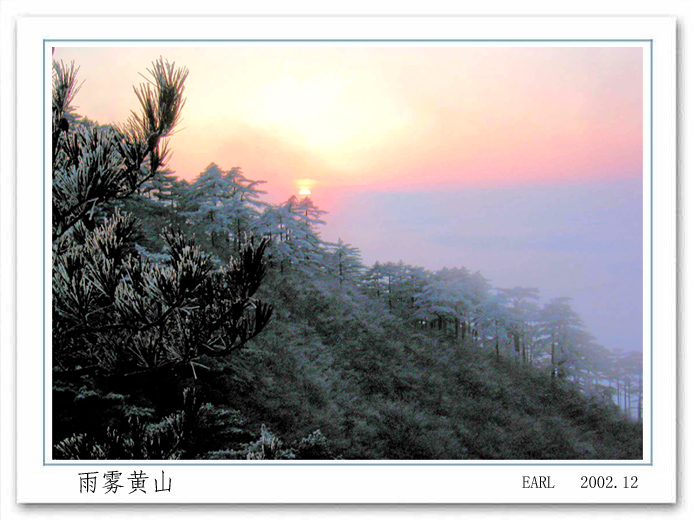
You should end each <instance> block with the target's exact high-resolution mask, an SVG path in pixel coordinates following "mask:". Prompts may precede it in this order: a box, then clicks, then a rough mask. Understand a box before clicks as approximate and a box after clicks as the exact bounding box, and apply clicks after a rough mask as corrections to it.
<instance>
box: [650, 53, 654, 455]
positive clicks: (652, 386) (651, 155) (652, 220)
mask: <svg viewBox="0 0 693 520" xmlns="http://www.w3.org/2000/svg"><path fill="white" fill-rule="evenodd" d="M653 78H654V41H653V40H650V460H651V461H652V463H653V464H654V355H653V354H652V353H653V352H654V348H653V347H654V309H653V308H654V305H653V298H654V292H653V291H654V80H653Z"/></svg>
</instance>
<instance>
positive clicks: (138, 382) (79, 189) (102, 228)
mask: <svg viewBox="0 0 693 520" xmlns="http://www.w3.org/2000/svg"><path fill="white" fill-rule="evenodd" d="M148 72H149V78H148V81H147V83H144V84H141V85H140V86H139V87H137V88H135V94H136V96H137V99H138V100H139V104H140V110H139V111H138V112H135V113H133V114H132V116H131V117H130V119H129V120H128V121H127V123H125V124H124V125H118V126H98V125H93V124H80V125H75V124H71V123H70V120H69V119H68V117H67V115H68V114H69V113H70V112H71V108H70V105H71V103H72V101H73V98H74V96H75V94H76V93H77V90H78V86H77V79H76V78H77V69H76V68H75V67H74V65H70V66H66V65H65V64H63V63H55V64H54V69H53V127H52V138H53V147H52V153H53V161H52V166H53V211H52V213H53V226H52V236H53V331H52V338H53V367H54V370H53V379H54V402H55V403H58V405H61V406H64V409H62V410H54V412H55V413H54V418H55V421H54V429H53V431H54V435H55V439H56V441H58V440H60V439H65V438H66V437H67V438H66V439H65V440H64V442H60V443H58V444H57V445H56V450H57V455H58V456H59V457H77V458H83V457H87V458H89V457H97V458H98V457H101V455H104V454H105V455H104V456H106V455H108V454H109V453H111V454H113V453H120V454H123V453H125V454H126V455H123V456H127V453H130V454H131V455H132V454H133V453H137V454H139V455H142V454H145V455H146V456H152V457H167V456H171V457H179V456H186V455H188V456H189V455H190V454H192V453H195V450H198V449H199V445H198V446H197V447H195V446H193V441H192V440H191V439H193V438H194V437H195V433H194V432H195V426H194V425H195V424H196V421H198V420H202V417H203V415H204V416H205V417H207V419H209V416H210V413H211V412H209V410H208V409H207V411H208V412H209V413H207V412H204V413H203V412H202V411H201V410H202V409H203V408H204V407H203V408H200V406H201V403H200V402H199V399H196V398H195V397H194V395H193V394H194V393H195V390H194V386H195V385H192V386H189V387H188V389H187V390H185V392H187V395H188V396H189V397H188V400H187V403H188V404H189V405H190V403H193V402H194V403H197V404H196V405H195V406H193V405H190V406H188V408H185V407H184V409H183V410H182V411H181V412H180V413H182V414H183V415H182V416H179V417H178V419H175V418H171V417H169V418H168V419H166V418H165V417H164V414H165V413H170V412H171V410H172V409H175V407H176V406H178V405H176V404H175V400H176V396H175V395H168V392H172V389H178V390H180V384H181V381H186V380H189V379H192V380H196V379H198V373H199V371H200V370H203V371H204V370H207V369H209V368H210V362H209V360H213V359H215V358H223V357H224V356H227V355H229V354H231V353H232V352H235V351H237V350H239V349H241V348H242V347H243V346H244V345H245V344H246V343H247V342H248V341H249V340H251V339H252V338H253V337H255V336H256V335H257V334H259V333H260V332H261V331H262V330H263V328H264V327H265V325H266V324H267V323H268V322H269V320H270V317H271V313H272V307H271V305H269V304H267V303H264V302H262V301H260V300H258V299H257V298H255V293H256V292H257V291H258V289H259V287H260V284H261V283H262V280H263V277H264V275H265V264H264V261H263V255H264V251H265V248H266V246H267V241H266V240H258V241H256V243H255V244H254V245H253V244H243V245H242V247H241V248H240V251H239V253H238V255H237V257H236V258H235V259H234V260H233V261H232V262H231V263H229V264H227V265H225V266H223V267H222V268H220V269H217V268H215V266H214V265H213V263H212V261H211V258H210V257H209V255H207V254H205V253H204V252H203V251H202V250H201V249H200V248H199V247H198V246H197V245H196V244H195V243H194V241H193V240H192V239H191V238H190V237H187V236H185V235H184V234H183V233H182V232H180V231H176V230H174V229H165V230H163V234H162V241H163V244H164V251H163V253H164V255H163V257H162V258H161V261H155V260H152V259H150V258H148V257H147V256H143V255H142V254H140V251H139V249H138V247H137V245H138V244H137V240H136V237H137V234H138V226H139V225H140V222H139V221H138V219H137V218H135V217H133V216H132V215H131V214H130V213H126V212H124V211H122V210H121V208H119V204H118V203H119V202H120V201H124V200H127V199H129V198H132V197H133V196H135V195H136V194H137V193H139V192H140V191H141V190H142V188H143V186H145V185H146V184H147V183H149V182H151V181H152V180H153V179H156V178H157V173H158V172H159V171H160V169H161V168H163V167H164V164H165V161H166V159H167V157H168V155H169V152H168V147H167V140H166V138H167V136H169V135H170V134H171V132H172V131H173V129H174V128H175V126H176V124H177V122H178V121H179V119H180V115H181V110H182V108H183V106H184V98H183V92H184V82H185V79H186V77H187V74H188V72H187V70H186V69H184V68H183V69H181V68H176V67H175V65H174V64H171V63H169V62H167V61H165V60H163V59H160V60H158V61H156V62H154V64H153V65H152V68H151V69H149V71H148ZM56 392H57V393H56ZM85 396H89V399H90V401H89V402H90V403H91V404H90V406H87V407H86V408H85V407H84V405H83V404H81V403H84V402H85V401H84V399H85ZM109 396H110V397H109ZM114 396H115V397H114ZM109 403H110V404H109ZM114 403H115V404H117V406H115V404H114ZM114 406H115V408H114ZM186 406H187V405H186ZM143 410H146V411H143ZM186 410H187V412H186ZM107 411H108V413H107ZM186 414H187V415H186ZM205 414H206V415H205ZM212 415H213V414H212ZM222 415H223V414H222ZM133 417H137V420H134V419H133ZM63 418H64V419H63ZM157 420H158V421H163V422H161V423H156V421H157ZM143 421H144V423H143ZM145 423H148V424H149V426H146V424H145ZM143 424H144V425H143ZM152 424H159V426H156V427H154V426H152ZM107 425H108V426H107ZM71 428H76V429H78V430H77V431H71V430H70V429H71ZM80 429H81V431H80ZM87 430H88V431H87ZM85 431H87V433H85ZM198 433H199V432H198ZM69 434H74V435H71V436H69ZM70 439H72V440H70ZM128 439H129V440H128ZM133 439H135V440H137V439H139V440H137V442H140V443H143V445H141V446H138V447H137V449H130V448H128V449H126V446H125V445H123V444H122V443H128V442H129V443H132V442H135V440H133ZM198 441H199V442H198V444H200V443H202V444H204V443H203V442H202V441H201V440H200V439H199V438H198ZM118 443H120V444H118ZM152 443H153V444H156V446H158V448H156V449H154V448H153V447H152V446H153V444H152ZM145 445H147V446H149V445H152V446H150V448H151V449H149V451H148V450H147V449H146V446H145ZM128 446H129V445H128Z"/></svg>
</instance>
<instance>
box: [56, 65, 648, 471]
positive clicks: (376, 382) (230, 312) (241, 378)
mask: <svg viewBox="0 0 693 520" xmlns="http://www.w3.org/2000/svg"><path fill="white" fill-rule="evenodd" d="M187 75H188V71H187V70H186V69H185V68H177V67H176V66H175V64H171V63H169V62H167V61H166V60H164V59H160V60H158V61H156V62H154V63H153V64H152V66H151V68H150V69H149V70H148V71H147V76H146V78H147V81H146V82H144V83H142V84H141V85H139V86H136V87H135V94H136V97H137V100H138V102H139V105H140V107H139V110H138V111H135V112H133V113H132V115H131V117H130V118H129V120H128V121H126V122H125V123H122V124H113V125H100V124H97V123H95V122H93V121H91V120H89V119H88V114H78V113H77V112H76V111H75V109H74V108H73V101H74V99H75V96H76V95H77V93H78V91H79V86H80V79H79V78H78V68H77V67H76V66H75V65H74V64H65V63H63V62H54V63H53V79H52V82H53V91H52V300H53V304H52V309H53V310H52V334H51V337H52V365H51V367H52V407H53V409H52V425H51V427H52V437H51V438H52V440H53V454H52V455H53V458H54V459H109V460H116V459H202V460H220V459H232V460H255V459H276V460H315V459H334V460H386V459H398V460H430V459H443V460H448V459H449V460H458V459H470V460H491V459H501V460H505V459H516V460H526V459H641V458H642V453H643V452H642V450H643V446H642V444H643V441H642V419H643V411H642V410H643V381H642V354H641V353H640V351H637V352H635V351H628V352H625V351H619V352H614V351H611V350H609V349H607V348H605V347H603V346H601V345H599V344H598V343H597V342H596V340H595V339H594V338H593V337H592V336H591V335H590V333H589V332H588V331H587V330H586V328H585V326H584V324H583V323H582V321H581V319H580V316H579V315H578V314H577V313H576V312H575V310H574V309H573V308H572V307H571V300H570V298H567V297H566V298H554V299H550V300H549V301H544V300H542V297H541V293H540V291H539V289H538V288H534V287H524V286H521V285H518V286H516V287H507V288H505V287H494V286H492V284H491V283H490V281H489V280H487V279H486V278H485V277H484V276H483V274H482V273H481V272H471V271H469V270H468V269H466V268H465V267H463V266H453V267H450V268H443V269H440V270H438V271H430V270H428V269H425V268H423V267H418V266H413V265H408V264H407V263H405V262H404V261H400V262H398V263H393V262H383V263H379V262H376V263H375V264H374V265H364V263H363V262H362V260H361V255H360V250H359V249H358V247H357V246H356V245H352V244H347V243H344V242H343V241H341V240H339V241H338V242H337V243H330V242H327V241H325V240H323V239H322V238H321V234H320V229H321V226H323V225H324V224H325V219H327V218H328V217H327V216H326V212H325V211H322V210H321V209H320V208H318V207H317V206H316V205H315V204H314V202H313V201H312V200H311V198H310V197H309V196H307V197H303V198H297V197H296V196H291V197H290V198H288V200H286V202H284V203H282V204H272V203H269V202H266V201H264V200H263V195H264V194H265V192H264V191H263V184H264V182H263V181H261V180H252V179H250V178H248V177H246V175H245V173H244V172H243V170H242V168H241V167H231V166H229V165H226V166H225V167H222V166H219V165H217V164H215V163H213V162H212V163H210V164H209V166H207V167H206V168H205V169H204V171H202V172H201V173H199V175H197V177H196V178H195V179H194V180H192V181H191V182H188V181H185V180H182V179H180V178H178V176H177V175H176V173H175V172H173V171H170V170H169V169H168V168H167V160H168V159H169V157H170V153H171V151H170V150H169V148H168V141H167V137H168V136H170V135H171V133H172V132H174V131H175V129H176V127H177V125H178V123H179V121H180V118H181V114H182V112H183V109H184V105H185V95H184V94H185V81H186V78H187ZM124 94H125V93H123V95H124ZM518 283H520V284H521V280H520V281H518Z"/></svg>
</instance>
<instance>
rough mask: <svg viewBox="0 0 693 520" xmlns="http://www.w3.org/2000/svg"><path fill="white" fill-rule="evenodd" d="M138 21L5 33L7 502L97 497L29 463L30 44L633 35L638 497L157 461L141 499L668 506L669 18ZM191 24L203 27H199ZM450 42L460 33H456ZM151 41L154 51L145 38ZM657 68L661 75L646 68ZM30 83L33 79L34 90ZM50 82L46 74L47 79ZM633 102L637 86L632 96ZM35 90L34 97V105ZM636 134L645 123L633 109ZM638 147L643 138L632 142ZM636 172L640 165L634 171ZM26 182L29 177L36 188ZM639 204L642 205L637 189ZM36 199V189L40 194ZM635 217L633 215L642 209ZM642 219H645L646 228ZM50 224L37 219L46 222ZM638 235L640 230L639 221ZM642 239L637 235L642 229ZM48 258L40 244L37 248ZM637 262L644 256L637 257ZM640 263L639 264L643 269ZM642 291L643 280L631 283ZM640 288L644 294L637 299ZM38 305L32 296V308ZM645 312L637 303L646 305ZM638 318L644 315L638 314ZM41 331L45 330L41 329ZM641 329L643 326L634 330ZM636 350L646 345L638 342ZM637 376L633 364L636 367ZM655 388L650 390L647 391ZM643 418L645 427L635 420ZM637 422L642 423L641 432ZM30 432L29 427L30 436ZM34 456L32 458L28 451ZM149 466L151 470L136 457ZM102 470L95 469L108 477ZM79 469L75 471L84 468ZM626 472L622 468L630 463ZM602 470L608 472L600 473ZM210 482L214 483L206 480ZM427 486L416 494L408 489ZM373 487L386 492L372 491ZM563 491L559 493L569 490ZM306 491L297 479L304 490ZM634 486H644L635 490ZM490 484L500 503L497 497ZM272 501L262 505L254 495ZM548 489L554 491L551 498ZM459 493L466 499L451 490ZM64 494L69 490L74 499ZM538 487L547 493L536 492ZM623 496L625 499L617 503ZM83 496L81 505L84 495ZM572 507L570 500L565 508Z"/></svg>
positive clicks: (430, 475)
mask: <svg viewBox="0 0 693 520" xmlns="http://www.w3.org/2000/svg"><path fill="white" fill-rule="evenodd" d="M137 22H138V19H127V18H121V19H118V20H107V19H103V18H79V19H65V18H63V19H61V20H60V23H59V24H56V23H55V20H54V19H51V18H30V19H25V20H21V21H20V23H19V30H18V40H17V42H18V60H17V63H18V70H17V72H18V76H17V77H18V85H20V86H21V88H18V89H17V93H18V96H17V102H18V104H17V106H18V108H17V110H18V114H19V117H18V134H17V139H18V147H17V159H18V161H17V166H18V167H17V170H18V186H17V187H18V205H17V209H18V222H21V223H22V233H21V236H20V239H19V241H18V244H17V245H18V279H17V283H18V286H19V287H21V288H22V290H21V292H19V294H18V298H17V303H18V306H17V313H18V322H17V325H18V331H19V333H18V337H17V348H18V350H17V352H18V367H17V381H18V389H17V390H18V400H19V402H18V406H17V424H18V428H19V432H21V434H20V435H18V437H17V441H18V444H17V448H18V452H17V457H18V463H19V464H18V472H17V478H18V499H19V500H20V501H21V502H87V501H89V502H92V501H99V502H103V501H104V498H109V497H104V496H103V495H102V494H99V493H97V494H96V495H94V496H93V497H92V496H89V495H80V494H79V493H78V487H76V485H75V482H76V479H77V477H76V475H77V473H78V472H80V471H85V470H86V471H91V469H88V468H87V467H86V466H82V465H80V466H77V467H75V466H74V465H71V466H70V467H67V468H66V467H65V466H60V467H48V466H44V465H43V460H42V457H37V450H36V446H37V444H36V441H37V438H38V445H39V446H40V445H41V443H42V440H41V439H40V435H41V433H40V432H41V431H42V428H41V427H40V417H39V418H38V420H39V422H37V413H36V412H37V410H42V409H43V403H42V395H41V392H37V391H36V389H37V388H40V387H42V384H43V381H42V373H37V370H36V367H37V366H42V363H43V362H42V359H41V357H42V352H38V351H37V348H36V345H42V343H43V339H42V337H41V335H42V331H41V329H40V328H39V327H36V325H35V317H36V314H37V313H36V309H37V302H40V301H42V296H39V295H40V294H41V295H42V290H43V283H42V279H41V278H40V277H37V276H36V273H37V272H40V271H42V270H44V269H45V271H44V272H45V273H46V274H45V276H46V279H47V280H50V278H51V276H50V261H48V262H46V263H45V265H41V264H42V256H43V255H42V254H41V252H40V244H39V246H38V248H37V247H36V244H35V243H33V242H28V241H26V240H22V237H37V236H42V234H43V226H44V222H43V221H42V218H41V212H40V206H39V211H37V205H36V197H35V194H36V193H42V191H43V187H42V186H41V181H42V179H40V178H37V176H36V172H39V171H42V170H43V165H42V164H41V162H42V158H41V156H40V155H39V154H36V153H35V148H36V135H37V130H38V134H40V133H41V132H42V126H43V116H44V114H43V110H42V107H41V104H40V103H37V102H36V100H37V99H40V98H41V96H43V95H44V93H43V92H41V90H42V84H41V83H42V81H41V79H40V77H41V68H40V66H39V67H37V63H38V64H40V63H41V61H42V59H43V58H42V54H43V52H44V43H43V42H44V40H46V39H51V40H57V39H66V38H69V39H89V38H98V39H108V38H113V39H123V38H136V37H138V36H140V35H141V31H143V29H145V28H146V34H147V37H148V38H153V39H166V38H167V37H169V38H170V35H176V38H180V37H181V35H183V37H185V36H186V35H192V36H187V37H192V38H194V37H198V38H199V37H203V38H215V37H217V38H219V39H223V38H228V35H229V34H233V35H234V39H238V38H244V37H245V38H252V39H257V38H261V39H279V38H281V39H296V38H302V39H305V38H310V39H322V38H324V39H335V38H339V37H340V36H341V37H343V38H346V39H384V38H387V39H400V38H401V39H426V38H431V37H433V38H436V39H444V38H446V37H448V38H451V39H460V38H461V37H463V38H464V39H476V38H483V39H490V38H493V39H496V38H502V39H542V40H546V39H561V40H565V39H571V38H574V39H581V40H584V39H604V40H614V39H638V40H652V41H653V42H654V45H653V62H654V63H655V64H656V69H655V76H654V78H653V81H654V83H653V85H654V93H655V98H654V105H655V106H656V107H657V109H656V110H655V112H654V113H653V115H654V117H653V120H652V125H653V128H654V142H653V151H654V156H653V158H654V171H655V176H654V192H653V203H654V209H655V214H654V217H655V225H654V229H653V232H654V236H655V243H656V248H654V249H653V250H652V251H653V254H654V257H653V260H654V265H655V269H656V272H655V276H656V279H657V282H656V284H655V286H654V289H655V290H654V292H653V294H652V296H653V301H654V312H653V323H654V330H655V331H657V332H656V334H657V339H656V341H657V344H658V346H659V345H661V349H662V350H661V351H660V350H658V351H657V356H656V363H655V364H654V366H653V367H651V369H652V370H653V373H654V377H655V381H658V383H657V388H656V392H655V394H654V403H653V404H654V406H655V409H656V410H657V421H656V422H655V423H654V424H653V427H654V430H653V433H654V438H655V439H656V449H657V452H656V457H655V459H654V463H653V465H652V466H648V467H646V468H645V467H638V468H637V474H638V475H639V476H640V478H641V489H640V491H639V492H638V493H637V496H636V497H634V496H633V493H632V492H631V493H630V494H629V493H627V492H626V490H612V491H613V492H612V493H609V494H608V495H609V496H606V494H605V493H604V491H603V490H601V491H599V490H596V491H597V492H596V493H595V492H594V491H586V492H585V493H584V494H582V493H580V491H581V490H579V489H578V488H579V477H578V476H576V475H577V474H578V472H579V471H581V472H582V473H583V474H584V473H585V472H587V474H614V475H616V474H617V473H615V472H616V471H618V472H620V473H618V474H619V475H620V474H624V472H626V473H627V474H633V473H634V472H633V471H630V472H629V470H630V468H617V467H616V466H612V468H613V469H611V470H607V468H605V467H599V468H584V469H580V468H575V467H571V466H568V465H567V464H565V463H558V464H556V465H553V466H552V467H551V468H550V469H548V468H546V469H542V470H539V469H536V468H535V469H530V468H528V467H519V468H509V467H504V468H503V470H502V472H501V471H500V470H499V468H494V467H492V466H493V464H484V465H483V466H482V467H478V466H475V467H466V468H461V467H459V466H456V467H447V466H446V467H438V466H436V467H431V465H426V466H427V467H417V468H401V467H400V468H398V467H392V466H390V467H382V466H380V467H377V468H375V467H373V466H374V465H369V466H370V467H369V468H367V469H365V468H359V467H345V466H343V465H342V466H339V467H334V466H331V467H329V468H328V467H322V466H321V467H319V468H318V467H298V466H296V465H282V467H277V466H273V467H271V468H268V467H263V465H257V466H255V467H252V468H249V467H248V466H244V467H237V466H234V467H229V466H225V467H210V466H206V467H202V468H199V467H195V468H190V467H185V468H182V467H181V468H174V467H170V466H169V465H165V467H166V468H167V471H170V472H171V474H172V475H173V476H174V479H176V480H178V481H179V482H180V483H179V484H177V485H178V486H180V487H183V490H181V492H180V493H176V494H175V495H174V496H170V495H169V496H166V497H153V495H147V496H146V497H144V500H143V501H146V502H151V501H159V500H156V499H157V498H166V500H165V501H175V502H197V503H199V502H242V503H249V502H259V503H267V502H280V503H287V502H298V503H307V502H322V503H334V502H358V503H364V502H369V503H381V502H384V503H395V502H397V503H424V502H437V503H440V502H443V503H454V502H484V503H485V502H499V501H500V502H506V503H507V502H511V503H521V502H531V503H536V502H544V501H546V502H569V503H573V502H578V501H579V502H582V501H586V502H625V501H627V502H645V503H652V502H671V501H673V500H674V499H675V498H674V497H675V489H676V486H675V484H674V480H673V477H674V471H675V445H676V444H675V428H674V425H675V378H674V377H673V376H674V374H675V337H674V333H675V330H676V329H675V315H674V314H673V313H671V312H670V309H671V308H672V305H673V304H674V302H675V272H674V263H673V260H674V259H675V214H674V211H673V208H674V207H675V157H676V153H675V152H676V147H675V136H676V133H675V125H674V121H675V99H676V98H675V88H674V87H675V67H674V65H675V61H674V60H675V53H674V50H675V45H674V43H675V42H674V39H675V29H674V20H673V19H671V18H658V19H643V18H630V19H615V18H609V19H608V20H607V19H604V18H592V19H590V18H581V19H560V18H541V19H527V18H525V19H517V18H486V19H483V18H476V19H460V18H456V19H455V18H426V19H412V18H390V19H387V18H379V19H372V18H370V19H369V18H349V19H336V18H316V17H313V18H303V19H296V18H293V19H285V18H276V17H275V18H252V17H251V18H244V19H228V18H226V19H219V18H216V19H196V20H195V23H194V24H191V23H190V21H189V20H176V19H165V20H157V22H156V23H155V24H154V23H152V21H151V20H149V21H148V22H147V24H146V25H145V24H143V23H142V21H141V20H139V23H137ZM202 27H204V30H201V28H202ZM461 35H464V36H461ZM157 45H160V43H158V42H157ZM660 67H661V70H660ZM37 77H38V78H39V79H38V81H37ZM49 77H50V75H49ZM644 94H645V97H647V90H645V91H644ZM37 95H38V97H37ZM644 116H645V121H644V123H645V125H644V126H645V127H646V128H648V126H647V118H648V114H647V113H645V114H644ZM644 145H645V146H644V148H645V149H647V148H648V146H647V141H645V142H644ZM646 165H647V162H646ZM37 181H38V182H37ZM644 193H645V198H647V191H645V192H644ZM48 195H49V194H48ZM644 213H646V212H644ZM646 224H648V223H647V222H646ZM48 228H50V221H48ZM644 230H645V231H646V230H647V225H646V226H645V228H644ZM645 234H646V235H647V233H645ZM46 250H47V251H50V242H49V243H48V244H47V248H46ZM37 252H38V254H37ZM646 253H648V254H649V251H646ZM648 254H646V255H645V257H644V267H645V271H647V259H648ZM648 286H649V280H647V282H646V283H645V287H646V288H647V287H648ZM646 292H647V291H646ZM37 296H38V299H37ZM648 303H649V302H648ZM46 305H47V312H46V315H47V316H48V317H50V307H49V305H50V303H49V302H48V303H46ZM645 308H646V309H647V307H645ZM47 330H48V331H50V328H47ZM645 331H647V326H646V327H645ZM648 341H649V340H648ZM645 371H646V372H647V365H646V368H645ZM660 382H661V383H660ZM647 419H648V417H647V414H646V415H645V420H646V421H647ZM645 424H647V422H646V423H645ZM37 426H38V427H37ZM38 455H42V454H41V453H40V450H38ZM150 463H151V462H150ZM105 466H108V464H105V465H104V467H103V468H102V469H103V470H106V469H115V468H116V466H113V465H111V466H108V468H107V467H105ZM128 466H129V467H127V468H125V467H124V468H122V469H121V468H119V470H121V471H123V474H124V475H125V474H126V471H130V467H132V469H145V471H147V472H148V473H150V474H152V475H153V474H156V473H157V472H158V471H159V469H160V467H162V466H164V465H159V466H157V467H152V466H147V467H146V468H145V467H144V466H142V465H137V464H131V465H128ZM85 468H87V469H85ZM632 469H633V470H635V468H632ZM549 471H550V473H551V474H552V475H555V478H556V479H557V481H559V482H563V484H562V485H561V487H559V488H558V489H556V490H552V491H551V492H550V493H543V494H540V493H536V492H535V493H532V492H530V493H528V492H527V491H526V490H522V489H521V486H519V485H518V482H519V481H520V479H519V477H518V475H521V474H527V473H530V474H538V473H541V472H549ZM609 471H610V473H609ZM222 474H223V477H222V478H220V477H221V476H222ZM210 481H212V484H213V483H214V482H221V484H222V485H221V486H216V485H211V486H210V487H207V488H203V486H204V484H205V482H210ZM229 481H232V482H234V486H233V490H234V494H233V496H227V495H226V494H227V493H228V487H227V486H226V485H224V483H225V482H229ZM422 481H423V482H427V485H426V486H425V489H422V487H423V486H421V485H420V483H421V482H422ZM383 482H388V483H389V485H387V486H385V487H382V486H381V484H382V483H383ZM570 482H572V484H569V483H570ZM307 483H310V484H307ZM645 483H647V487H645V486H644V485H645ZM499 487H501V488H502V490H503V491H502V497H499V496H498V495H499V489H498V488H499ZM268 488H269V489H270V490H272V492H273V493H272V495H271V496H267V489H268ZM561 488H563V489H562V490H561ZM462 489H466V490H467V491H461V490H462ZM75 491H77V493H75ZM547 491H548V490H547ZM624 492H626V493H625V494H624ZM91 498H93V499H95V500H90V499H91ZM125 498H126V500H124V499H123V497H119V496H113V497H112V499H113V500H112V501H113V502H116V503H132V502H134V501H135V500H137V501H140V500H139V497H138V499H134V497H133V498H130V499H128V498H127V497H125ZM576 498H579V500H578V499H576Z"/></svg>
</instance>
